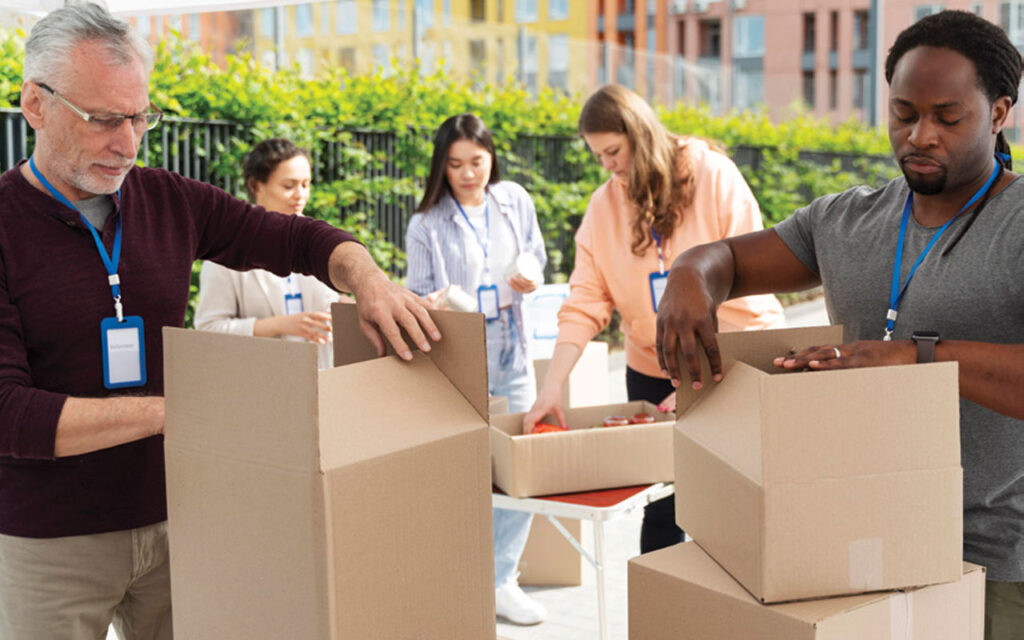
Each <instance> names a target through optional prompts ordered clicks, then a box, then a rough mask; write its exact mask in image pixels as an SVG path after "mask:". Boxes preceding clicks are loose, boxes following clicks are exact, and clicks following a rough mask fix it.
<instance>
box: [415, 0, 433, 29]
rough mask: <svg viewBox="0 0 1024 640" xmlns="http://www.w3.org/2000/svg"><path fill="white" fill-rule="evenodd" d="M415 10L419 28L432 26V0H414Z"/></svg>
mask: <svg viewBox="0 0 1024 640" xmlns="http://www.w3.org/2000/svg"><path fill="white" fill-rule="evenodd" d="M416 11H417V12H418V19H419V22H420V28H421V29H429V28H431V27H433V26H434V0H416Z"/></svg>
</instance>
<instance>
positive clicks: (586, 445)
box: [491, 401, 675, 498]
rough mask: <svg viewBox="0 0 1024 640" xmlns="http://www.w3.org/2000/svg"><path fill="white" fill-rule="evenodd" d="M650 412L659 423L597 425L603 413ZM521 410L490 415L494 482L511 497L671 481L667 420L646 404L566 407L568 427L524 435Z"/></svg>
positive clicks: (671, 418)
mask: <svg viewBox="0 0 1024 640" xmlns="http://www.w3.org/2000/svg"><path fill="white" fill-rule="evenodd" d="M637 413H649V414H651V415H653V416H654V417H655V418H656V419H657V420H658V422H655V423H651V424H634V425H628V426H624V427H597V428H591V427H593V426H594V425H600V424H601V423H602V421H603V420H604V418H605V416H609V415H624V416H632V415H634V414H637ZM523 415H524V414H522V413H508V414H505V415H500V416H492V417H491V458H492V465H493V466H492V469H493V475H494V484H495V485H497V486H498V488H500V489H501V490H502V491H504V492H505V493H507V494H508V495H510V496H513V497H516V498H529V497H532V496H543V495H550V494H557V493H574V492H577V491H595V490H597V489H611V488H613V487H627V486H631V485H638V484H648V483H652V482H664V481H671V480H672V423H673V422H674V421H675V416H674V415H673V414H671V413H659V412H658V408H657V407H656V406H654V405H653V404H651V403H649V402H642V401H636V402H626V403H622V404H607V405H602V406H597V407H580V408H576V409H566V410H565V419H566V422H567V423H568V426H569V431H567V432H565V433H544V434H530V435H523Z"/></svg>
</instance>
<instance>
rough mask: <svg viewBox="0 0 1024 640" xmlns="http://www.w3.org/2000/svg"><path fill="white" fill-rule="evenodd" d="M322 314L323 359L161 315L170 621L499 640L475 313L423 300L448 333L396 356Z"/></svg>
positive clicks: (221, 631) (343, 639)
mask: <svg viewBox="0 0 1024 640" xmlns="http://www.w3.org/2000/svg"><path fill="white" fill-rule="evenodd" d="M333 312H334V336H335V338H334V339H335V362H336V363H337V365H338V366H336V367H335V368H333V369H330V370H326V371H322V372H318V371H317V360H316V353H317V348H316V346H315V345H312V344H305V343H297V342H289V341H284V340H271V339H260V338H249V337H240V336H233V335H224V334H216V333H205V332H199V331H184V330H176V329H165V330H164V349H165V368H166V395H167V419H166V436H165V451H166V458H167V495H168V506H169V511H170V513H169V522H170V532H169V537H170V540H171V543H170V545H171V572H172V576H173V578H172V594H173V599H174V630H175V634H176V635H178V636H180V637H183V638H191V639H194V640H196V639H202V638H211V639H213V638H215V639H217V640H227V639H239V640H243V639H244V640H250V639H251V638H310V639H322V640H365V639H367V638H395V639H403V640H404V639H417V640H419V639H424V640H426V639H433V638H460V639H465V640H479V639H480V638H494V637H495V625H494V619H495V618H494V596H493V595H492V594H493V593H494V591H493V589H494V559H493V539H492V532H491V483H490V474H489V473H488V471H489V470H488V468H487V464H488V448H487V447H488V435H487V428H488V427H487V417H488V416H487V406H488V401H487V371H486V363H485V355H484V326H483V320H482V316H480V315H479V314H457V313H450V312H435V313H432V317H433V318H434V320H435V322H436V323H437V325H438V327H439V328H440V329H441V331H442V333H443V334H444V335H445V336H447V337H448V339H446V340H442V341H441V342H439V343H437V344H435V345H434V348H433V350H432V351H431V352H430V353H429V354H423V353H419V352H417V353H415V356H414V359H413V361H412V362H408V363H407V362H403V361H401V360H400V359H398V358H397V357H395V356H389V357H385V358H377V357H375V353H374V352H373V349H372V347H370V345H369V343H368V342H366V340H365V338H364V337H363V336H362V333H361V332H360V331H359V329H358V325H357V322H356V319H355V315H354V313H355V308H354V306H353V305H344V304H339V305H334V309H333ZM453 337H458V338H459V339H453Z"/></svg>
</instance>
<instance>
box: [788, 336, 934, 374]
mask: <svg viewBox="0 0 1024 640" xmlns="http://www.w3.org/2000/svg"><path fill="white" fill-rule="evenodd" d="M915 362H917V346H916V345H914V342H913V341H912V340H893V341H891V342H885V341H882V340H861V341H859V342H852V343H850V344H839V345H821V346H817V347H811V348H809V349H804V350H803V351H799V352H796V353H791V354H788V355H785V356H780V357H778V358H775V360H774V361H773V364H775V366H776V367H781V368H783V369H790V370H793V369H795V370H797V371H800V370H803V369H811V370H814V371H829V370H832V369H856V368H861V367H884V366H891V365H898V364H914V363H915Z"/></svg>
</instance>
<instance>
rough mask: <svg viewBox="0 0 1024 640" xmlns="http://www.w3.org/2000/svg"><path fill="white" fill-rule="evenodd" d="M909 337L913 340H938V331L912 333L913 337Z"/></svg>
mask: <svg viewBox="0 0 1024 640" xmlns="http://www.w3.org/2000/svg"><path fill="white" fill-rule="evenodd" d="M910 337H911V338H913V339H914V340H938V339H939V332H938V331H915V332H914V333H913V335H911V336H910Z"/></svg>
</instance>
